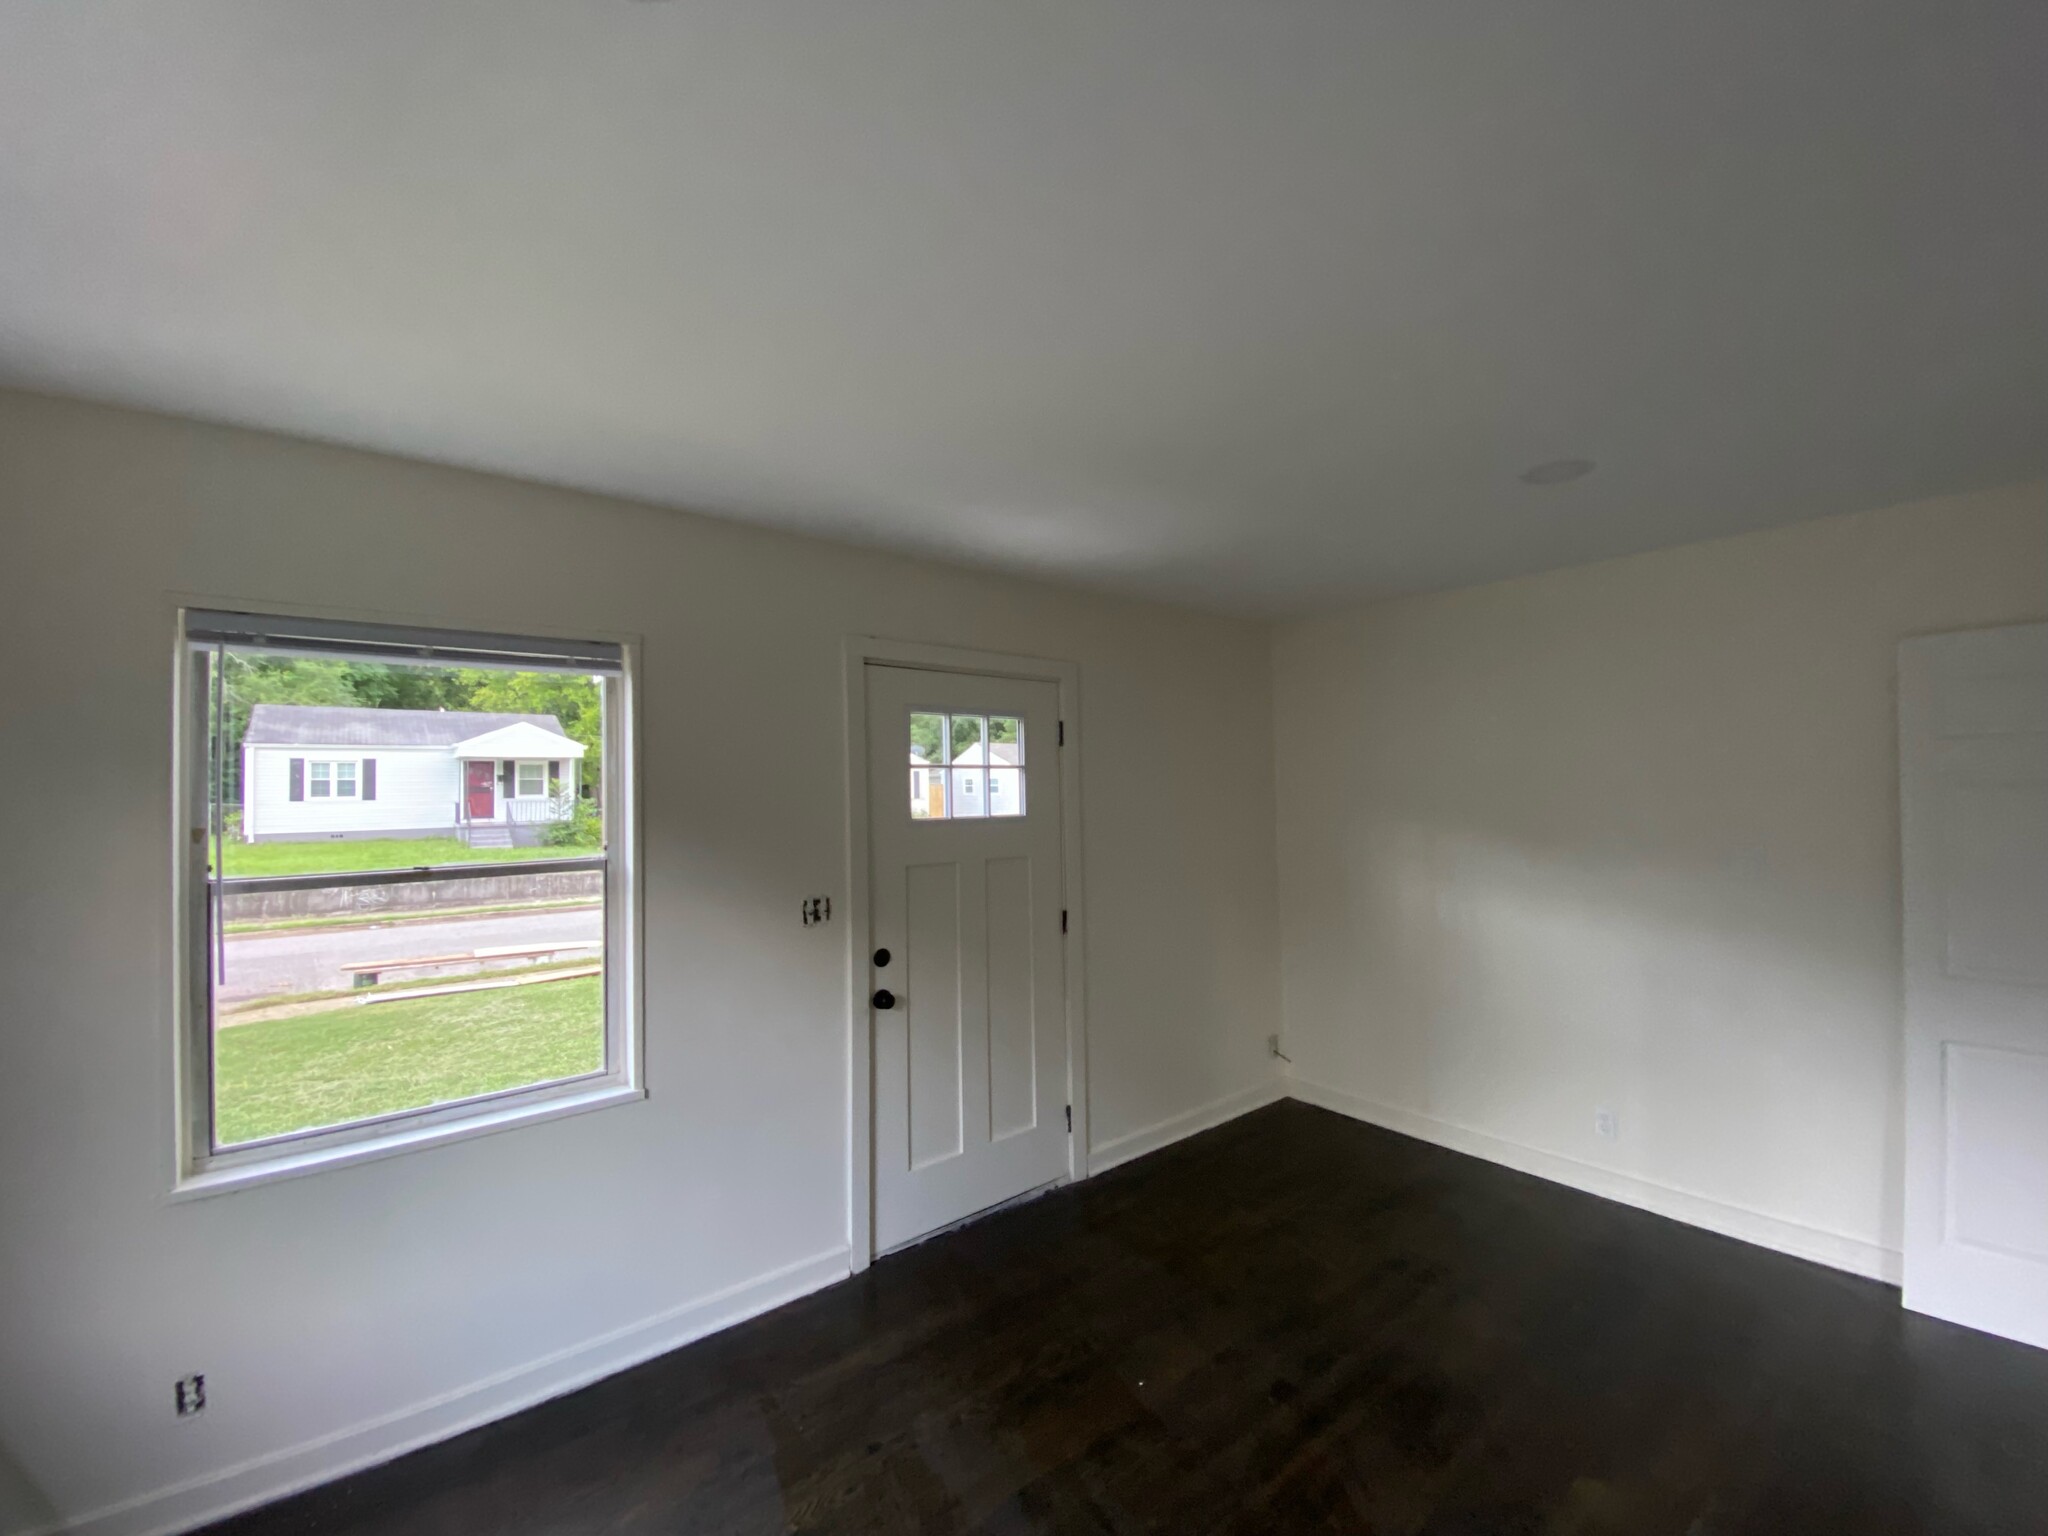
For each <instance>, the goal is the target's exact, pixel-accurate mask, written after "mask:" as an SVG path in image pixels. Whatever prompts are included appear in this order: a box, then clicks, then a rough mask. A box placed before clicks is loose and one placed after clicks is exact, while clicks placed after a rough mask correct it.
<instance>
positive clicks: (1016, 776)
mask: <svg viewBox="0 0 2048 1536" xmlns="http://www.w3.org/2000/svg"><path fill="white" fill-rule="evenodd" d="M988 813H989V815H991V816H1022V815H1023V814H1024V770H1023V769H1021V768H991V769H989V771H988Z"/></svg>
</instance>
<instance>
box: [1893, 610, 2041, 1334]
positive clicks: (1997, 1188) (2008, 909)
mask: <svg viewBox="0 0 2048 1536" xmlns="http://www.w3.org/2000/svg"><path fill="white" fill-rule="evenodd" d="M1899 760H1900V771H1901V779H1900V796H1899V799H1900V809H1901V811H1902V813H1903V843H1904V850H1905V898H1906V1253H1905V1259H1906V1276H1905V1278H1906V1286H1905V1301H1906V1305H1907V1306H1908V1307H1911V1308H1912V1309H1913V1310H1915V1311H1917V1312H1927V1313H1931V1314H1933V1315H1934V1316H1936V1317H1945V1318H1948V1319H1949V1320H1950V1321H1952V1322H1957V1323H1964V1324H1967V1325H1968V1326H1970V1327H1972V1328H1981V1329H1984V1330H1985V1331H1986V1332H1988V1333H1996V1334H2001V1335H2003V1336H2004V1337H2006V1338H2009V1339H2019V1340H2022V1341H2024V1342H2026V1343H2028V1344H2034V1345H2038V1346H2040V1347H2042V1348H2048V624H2032V625H2025V626H2020V627H2016V628H2011V629H1990V630H1979V631H1976V632H1974V633H1969V634H1956V635H1934V636H1929V637H1927V638H1924V639H1918V640H1909V641H1907V642H1906V643H1905V644H1904V645H1903V646H1901V647H1900V650H1899Z"/></svg>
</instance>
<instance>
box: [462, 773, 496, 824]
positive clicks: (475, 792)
mask: <svg viewBox="0 0 2048 1536" xmlns="http://www.w3.org/2000/svg"><path fill="white" fill-rule="evenodd" d="M468 768H469V819H470V820H471V821H489V820H491V819H492V818H493V817H495V816H496V815H497V814H498V791H497V787H496V785H495V783H494V782H493V776H494V775H495V773H496V772H497V764H495V763H493V762H492V761H491V760H490V759H489V758H487V757H480V758H472V759H471V760H470V762H469V764H468Z"/></svg>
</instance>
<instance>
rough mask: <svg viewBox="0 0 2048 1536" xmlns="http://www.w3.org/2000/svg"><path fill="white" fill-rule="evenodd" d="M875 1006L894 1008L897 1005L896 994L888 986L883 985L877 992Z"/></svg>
mask: <svg viewBox="0 0 2048 1536" xmlns="http://www.w3.org/2000/svg"><path fill="white" fill-rule="evenodd" d="M875 1006H876V1007H877V1008H894V1007H895V1006H896V994H895V993H894V992H891V991H890V990H889V989H888V988H887V987H883V988H882V989H881V990H880V991H879V992H877V993H876V994H875Z"/></svg>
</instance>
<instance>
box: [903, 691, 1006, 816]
mask: <svg viewBox="0 0 2048 1536" xmlns="http://www.w3.org/2000/svg"><path fill="white" fill-rule="evenodd" d="M910 763H911V769H910V814H911V817H912V819H913V820H916V821H946V820H950V819H954V818H957V817H970V816H971V817H979V816H997V817H1003V816H1022V815H1023V814H1024V773H1025V768H1024V722H1023V721H1022V720H1020V719H1018V718H1017V717H1016V716H1014V715H954V714H941V713H939V712H938V711H936V710H933V711H926V710H914V711H912V712H911V716H910ZM939 765H944V766H939Z"/></svg>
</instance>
